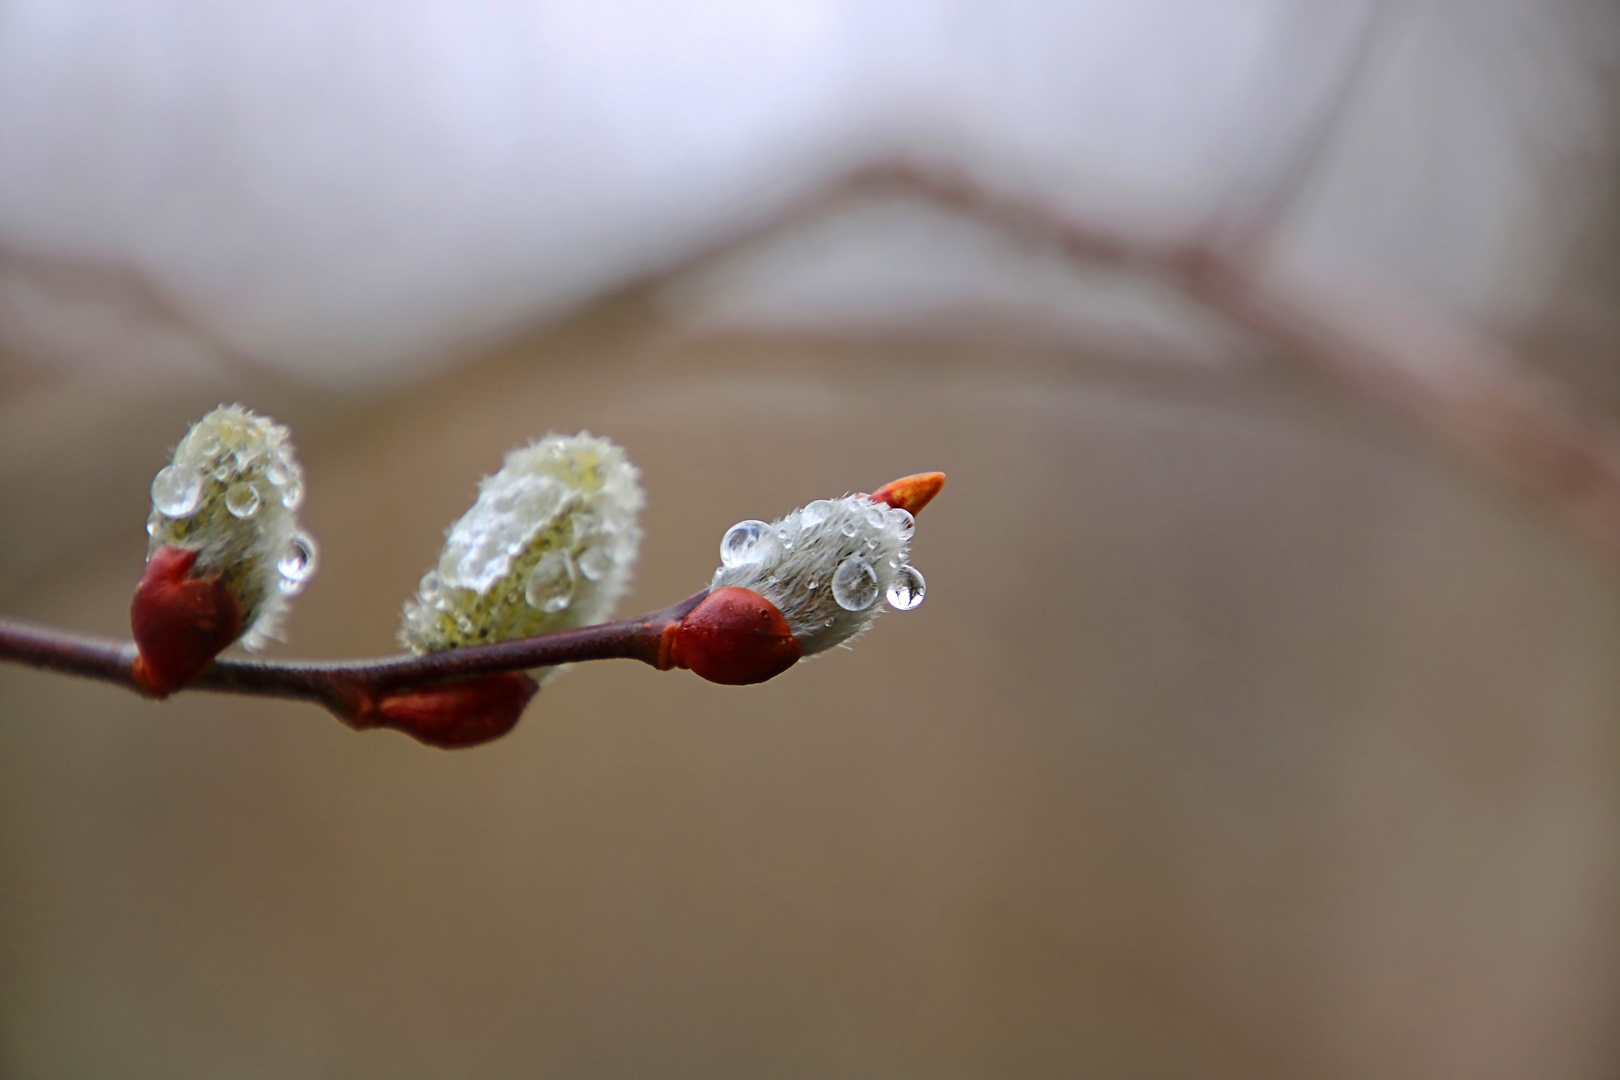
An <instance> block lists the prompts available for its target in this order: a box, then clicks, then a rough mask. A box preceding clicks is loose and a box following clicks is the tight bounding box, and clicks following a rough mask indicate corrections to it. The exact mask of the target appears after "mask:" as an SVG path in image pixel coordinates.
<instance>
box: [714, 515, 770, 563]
mask: <svg viewBox="0 0 1620 1080" xmlns="http://www.w3.org/2000/svg"><path fill="white" fill-rule="evenodd" d="M768 528H770V526H769V525H766V524H765V523H764V522H763V521H752V520H750V521H739V522H737V524H735V525H733V526H732V527H731V528H729V529H727V530H726V535H725V536H723V537H721V538H720V565H721V566H741V565H742V564H743V563H746V562H754V561H756V560H757V559H759V557H760V556H761V555H762V554H764V552H763V551H761V550H760V546H759V540H760V537H762V536H764V535H765V530H766V529H768ZM711 535H712V534H711Z"/></svg>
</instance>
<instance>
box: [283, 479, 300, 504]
mask: <svg viewBox="0 0 1620 1080" xmlns="http://www.w3.org/2000/svg"><path fill="white" fill-rule="evenodd" d="M303 501H304V485H303V484H301V483H300V482H299V480H298V477H296V476H289V477H288V478H287V482H286V484H284V485H282V488H281V505H282V506H285V507H286V508H287V509H289V510H296V509H298V505H299V504H300V503H302V502H303Z"/></svg>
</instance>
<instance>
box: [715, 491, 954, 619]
mask: <svg viewBox="0 0 1620 1080" xmlns="http://www.w3.org/2000/svg"><path fill="white" fill-rule="evenodd" d="M835 509H836V504H835V503H834V502H833V500H831V499H818V500H817V501H815V502H813V503H810V504H809V505H807V506H805V507H804V508H802V509H800V510H798V511H796V512H795V513H794V514H791V515H789V516H788V517H786V518H784V519H782V520H781V521H778V522H775V523H770V522H764V521H759V520H756V519H749V520H747V521H739V522H737V524H735V525H733V526H732V527H731V528H729V529H727V530H726V533H725V535H724V536H723V537H721V540H720V570H718V571H717V572H716V573H715V577H714V582H713V584H714V585H716V586H717V585H719V584H722V583H723V582H724V580H725V578H726V576H727V575H726V571H727V570H731V569H735V568H738V567H744V566H749V565H760V564H766V563H770V562H773V561H775V560H777V559H779V558H780V557H781V556H783V555H787V554H789V553H791V552H793V551H794V549H795V547H796V546H797V545H799V544H800V543H802V542H803V540H804V537H805V536H806V534H814V533H815V532H816V530H818V529H819V528H820V526H821V525H822V524H823V523H825V522H826V521H827V520H828V518H829V517H830V516H831V515H832V513H833V512H834V510H835ZM883 531H887V532H890V533H891V534H893V535H894V536H895V537H897V538H898V539H899V541H900V542H901V543H902V544H905V543H909V542H910V540H911V537H912V534H913V533H914V532H915V531H916V519H915V518H914V517H912V515H911V512H910V511H908V510H904V509H901V508H899V507H885V506H881V505H879V504H876V503H867V505H865V506H864V507H862V508H861V509H860V511H859V513H858V514H851V515H844V516H843V520H841V521H840V522H839V525H838V533H839V535H841V536H843V537H844V538H845V539H846V540H857V539H859V540H860V542H861V544H863V545H864V547H865V548H866V549H867V550H866V551H865V552H864V553H863V552H860V551H856V552H851V553H849V554H847V555H845V556H844V557H843V558H842V560H841V561H840V562H839V563H838V565H837V569H835V570H834V571H833V573H832V582H831V586H832V596H833V600H834V601H835V602H836V603H837V604H838V606H839V607H841V608H843V609H844V610H845V611H865V610H866V609H867V608H869V607H871V606H872V605H873V604H874V603H876V602H877V598H878V595H879V593H882V594H883V595H884V598H885V599H886V600H887V601H888V603H889V606H890V607H892V608H894V609H895V610H896V611H910V610H911V609H912V608H915V607H916V606H917V605H918V604H920V603H922V602H923V594H924V592H925V590H926V588H927V585H926V583H925V582H924V580H923V576H922V574H921V573H920V572H919V571H918V570H917V568H916V567H914V566H912V565H911V564H909V563H904V562H901V561H900V560H899V559H897V558H889V559H887V560H884V561H885V562H886V564H887V566H888V569H889V570H890V571H892V573H890V574H884V575H880V574H879V572H878V568H877V567H876V566H875V565H874V564H873V563H872V561H871V560H870V559H869V558H868V557H867V556H868V555H869V554H872V553H874V552H875V550H876V549H877V547H878V545H879V539H878V537H877V536H876V535H863V534H870V533H880V532H883ZM880 576H881V577H886V578H892V580H891V581H889V582H888V584H887V587H886V588H885V587H884V586H883V584H882V583H881V582H880ZM774 580H776V579H773V582H774ZM803 584H804V588H805V589H806V590H807V591H814V590H816V589H818V588H821V587H822V585H823V584H824V582H823V581H822V580H821V579H820V578H819V577H818V576H817V575H816V573H815V572H814V571H812V572H811V573H810V574H808V575H807V576H806V577H805V578H804V581H803Z"/></svg>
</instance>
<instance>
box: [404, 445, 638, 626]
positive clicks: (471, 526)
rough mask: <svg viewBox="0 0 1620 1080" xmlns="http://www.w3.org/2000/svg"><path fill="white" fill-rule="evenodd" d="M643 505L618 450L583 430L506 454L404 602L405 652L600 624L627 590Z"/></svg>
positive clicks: (634, 473)
mask: <svg viewBox="0 0 1620 1080" xmlns="http://www.w3.org/2000/svg"><path fill="white" fill-rule="evenodd" d="M644 502H645V499H644V497H643V496H642V493H641V484H640V473H639V471H638V470H637V469H636V467H635V466H634V465H632V464H631V463H630V460H629V459H628V458H627V457H626V456H625V453H624V451H623V450H622V449H621V448H620V447H618V446H617V445H615V444H614V443H612V442H611V441H609V440H607V439H603V438H598V437H596V436H593V435H591V433H590V432H588V431H586V432H581V433H580V434H578V435H557V434H549V435H547V436H546V437H545V438H543V439H541V440H540V441H539V442H536V443H534V444H532V445H530V446H526V447H523V448H521V449H518V450H513V451H512V452H511V453H509V454H507V455H506V462H505V464H504V465H503V466H502V467H501V470H500V471H499V472H497V473H496V474H495V475H494V476H490V477H486V478H485V479H484V481H483V482H482V484H480V485H479V490H478V500H477V501H476V502H475V503H474V504H473V506H472V508H471V509H470V510H468V511H467V512H466V513H465V514H463V515H462V516H461V519H460V520H459V521H457V522H456V523H455V524H454V525H452V526H451V527H450V531H449V534H448V536H447V537H446V540H445V544H444V549H443V551H442V552H441V554H440V556H439V563H438V566H437V567H436V568H435V569H433V570H430V571H429V572H428V573H427V574H425V575H424V576H423V578H422V581H421V584H420V585H419V586H418V588H417V592H416V596H414V597H413V598H411V599H410V600H407V601H406V602H405V612H404V619H403V622H402V625H401V627H400V631H399V640H400V642H401V644H403V645H404V646H405V647H406V648H408V649H410V650H411V651H413V652H418V653H422V652H433V651H437V650H440V649H454V648H458V647H461V646H466V645H476V644H482V643H486V642H492V641H505V640H509V639H512V638H520V637H532V636H534V635H536V634H545V633H551V632H553V631H557V630H567V629H570V628H572V627H576V626H589V625H591V624H594V623H599V622H602V621H604V620H605V619H607V617H608V616H609V615H611V614H612V612H613V606H614V604H615V603H617V602H618V600H619V598H620V597H621V596H623V595H624V592H625V590H626V589H627V588H628V587H629V583H630V574H631V571H632V570H633V568H634V566H635V561H636V553H637V551H638V549H639V548H640V546H641V527H640V525H639V524H638V522H637V517H638V515H639V514H640V512H641V508H642V505H643V503H644Z"/></svg>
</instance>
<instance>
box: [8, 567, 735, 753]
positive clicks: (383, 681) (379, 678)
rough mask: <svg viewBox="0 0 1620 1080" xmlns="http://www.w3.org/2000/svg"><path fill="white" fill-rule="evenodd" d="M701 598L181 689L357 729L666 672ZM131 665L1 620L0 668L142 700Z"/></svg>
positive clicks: (249, 663)
mask: <svg viewBox="0 0 1620 1080" xmlns="http://www.w3.org/2000/svg"><path fill="white" fill-rule="evenodd" d="M707 595H708V591H707V590H704V591H703V592H700V593H697V594H695V595H693V596H689V597H687V598H686V599H685V600H682V601H680V602H679V603H677V604H671V605H670V606H669V607H667V608H663V609H661V610H659V611H654V612H649V613H648V614H646V615H640V616H637V617H635V618H631V619H621V620H619V621H618V622H611V623H602V624H600V625H597V626H585V627H580V628H578V629H575V630H563V631H560V632H558V633H555V634H545V635H543V636H540V637H531V638H520V639H518V640H515V641H502V642H497V643H495V644H493V645H474V646H469V647H467V648H462V649H449V650H445V651H444V652H435V653H426V654H424V655H421V656H395V657H386V658H382V659H376V660H349V661H342V662H336V663H310V662H306V661H279V662H278V661H263V660H217V661H215V662H214V663H213V664H212V665H210V666H209V667H208V668H207V669H206V670H204V671H203V673H202V674H201V675H200V676H198V677H197V679H196V680H195V681H193V682H192V683H190V684H189V685H188V686H187V687H186V689H188V690H212V691H216V692H220V693H231V694H253V695H258V696H263V697H279V698H292V699H295V700H301V701H312V702H315V703H317V704H320V705H324V706H325V707H326V708H327V709H329V710H331V711H332V712H333V713H334V714H335V715H337V716H338V717H339V718H340V719H342V720H345V721H347V722H350V723H355V722H357V721H359V720H361V719H362V718H364V717H367V716H369V715H371V714H372V713H374V712H375V707H376V705H377V703H378V702H379V701H380V700H381V699H383V698H384V697H386V696H388V695H391V694H398V693H401V692H404V691H408V690H414V689H418V688H421V687H424V686H429V685H432V684H434V683H441V682H445V681H448V680H453V679H470V678H476V677H478V676H483V675H494V674H499V673H501V672H508V671H525V670H528V669H530V668H538V667H554V666H556V665H558V664H573V663H578V662H581V661H585V660H640V661H641V662H642V663H645V664H651V665H652V666H654V667H657V668H660V669H666V668H668V667H669V666H670V659H669V656H668V655H667V646H666V644H665V633H666V631H667V630H668V629H669V628H670V627H672V626H675V625H676V624H678V623H679V622H680V620H681V619H682V618H683V617H684V616H685V615H686V614H687V613H688V612H690V611H691V610H692V609H693V608H694V607H696V606H697V605H698V604H699V603H700V602H701V601H702V600H703V598H704V597H706V596H707ZM135 657H136V652H135V646H134V644H133V643H132V642H127V641H114V640H112V639H110V638H101V637H92V636H89V635H86V634H74V633H69V632H67V631H63V630H57V629H54V628H52V627H45V626H38V625H35V624H31V623H27V622H23V621H21V620H18V619H9V618H4V617H0V659H5V660H11V661H14V662H16V663H20V664H24V665H27V666H29V667H36V668H44V669H46V670H49V671H57V672H61V673H62V674H65V675H79V676H83V677H85V678H91V679H100V680H102V681H104V682H110V683H114V684H116V685H118V686H122V687H124V688H125V689H126V690H132V691H134V692H136V693H142V692H143V691H142V688H141V686H140V684H139V683H138V682H137V680H136V678H135V675H134V671H133V668H134V663H135Z"/></svg>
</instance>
